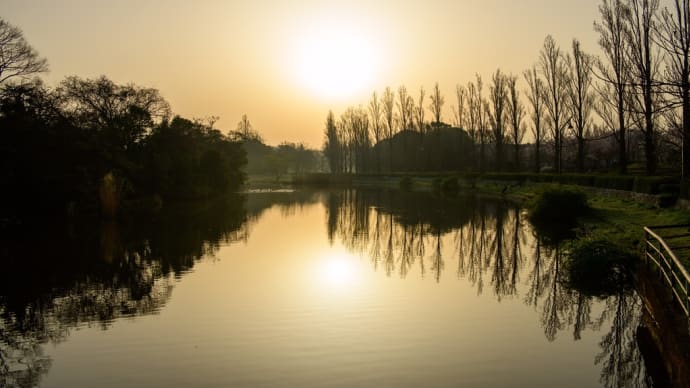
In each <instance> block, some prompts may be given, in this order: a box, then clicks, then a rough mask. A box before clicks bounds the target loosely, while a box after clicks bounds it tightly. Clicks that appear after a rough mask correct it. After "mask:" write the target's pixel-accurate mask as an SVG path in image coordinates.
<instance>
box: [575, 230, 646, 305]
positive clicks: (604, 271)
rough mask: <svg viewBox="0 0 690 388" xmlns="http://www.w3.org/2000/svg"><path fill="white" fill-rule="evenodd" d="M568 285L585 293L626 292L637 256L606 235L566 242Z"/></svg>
mask: <svg viewBox="0 0 690 388" xmlns="http://www.w3.org/2000/svg"><path fill="white" fill-rule="evenodd" d="M567 252H568V253H567V260H566V266H565V267H566V273H567V282H568V285H569V286H570V287H572V288H574V289H577V290H578V291H580V292H582V293H583V294H585V295H588V296H596V297H600V298H601V297H606V296H610V295H615V294H618V293H621V292H630V291H631V290H632V287H633V273H634V270H635V264H636V263H637V258H636V257H635V255H634V254H632V253H631V252H628V251H626V250H624V249H623V248H620V247H618V246H616V245H615V244H613V243H612V242H611V241H609V240H606V239H596V238H584V239H578V240H575V241H572V242H570V243H569V244H568V248H567Z"/></svg>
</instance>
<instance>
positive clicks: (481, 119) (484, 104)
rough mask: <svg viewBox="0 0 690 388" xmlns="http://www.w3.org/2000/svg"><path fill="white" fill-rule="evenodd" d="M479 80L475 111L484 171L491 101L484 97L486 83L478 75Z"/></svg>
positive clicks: (477, 79) (480, 167)
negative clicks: (483, 91)
mask: <svg viewBox="0 0 690 388" xmlns="http://www.w3.org/2000/svg"><path fill="white" fill-rule="evenodd" d="M476 82H477V95H476V97H477V100H476V101H475V108H476V109H477V111H476V112H475V113H476V115H477V135H478V138H479V171H480V172H484V169H485V168H486V127H487V121H488V120H487V115H488V112H489V103H488V101H485V100H484V97H482V89H483V86H484V83H483V82H482V77H481V76H480V75H479V74H477V75H476Z"/></svg>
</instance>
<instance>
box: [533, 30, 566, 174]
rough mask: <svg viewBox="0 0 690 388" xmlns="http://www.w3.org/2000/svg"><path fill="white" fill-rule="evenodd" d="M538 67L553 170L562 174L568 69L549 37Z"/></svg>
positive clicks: (559, 50)
mask: <svg viewBox="0 0 690 388" xmlns="http://www.w3.org/2000/svg"><path fill="white" fill-rule="evenodd" d="M539 65H540V70H541V73H542V75H543V77H544V79H545V83H544V86H545V95H544V106H545V108H546V113H548V117H549V124H550V126H551V134H552V136H553V141H554V169H555V170H556V172H557V173H559V174H560V173H561V172H562V166H561V162H562V155H561V153H562V149H563V132H564V131H565V128H566V126H567V125H568V121H569V120H568V116H567V115H568V107H567V102H568V101H567V98H568V67H567V64H566V60H565V56H564V55H563V53H561V49H560V48H559V47H558V46H556V41H555V40H554V39H553V37H552V36H551V35H549V36H547V37H546V39H545V40H544V46H543V47H542V50H541V53H540V57H539Z"/></svg>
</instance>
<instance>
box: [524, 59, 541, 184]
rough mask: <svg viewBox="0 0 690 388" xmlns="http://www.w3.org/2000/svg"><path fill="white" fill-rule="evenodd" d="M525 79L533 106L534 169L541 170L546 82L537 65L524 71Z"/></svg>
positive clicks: (529, 99)
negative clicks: (540, 75)
mask: <svg viewBox="0 0 690 388" xmlns="http://www.w3.org/2000/svg"><path fill="white" fill-rule="evenodd" d="M524 76H525V80H526V81H527V85H528V87H529V88H528V94H527V100H528V101H529V104H530V107H531V108H532V134H533V135H534V171H535V172H537V173H538V172H539V169H540V168H541V164H540V163H541V160H540V151H541V150H540V148H541V142H542V138H543V136H544V134H543V131H542V127H541V126H542V119H543V115H544V96H545V88H544V82H543V81H542V79H541V78H539V74H538V73H537V68H536V66H532V68H531V69H529V70H527V71H525V72H524Z"/></svg>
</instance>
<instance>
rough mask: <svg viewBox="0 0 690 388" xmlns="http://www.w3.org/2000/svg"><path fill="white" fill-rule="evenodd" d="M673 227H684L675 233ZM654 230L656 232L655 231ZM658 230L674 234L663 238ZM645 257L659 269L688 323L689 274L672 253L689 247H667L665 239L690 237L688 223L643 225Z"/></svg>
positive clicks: (689, 299)
mask: <svg viewBox="0 0 690 388" xmlns="http://www.w3.org/2000/svg"><path fill="white" fill-rule="evenodd" d="M673 229H676V230H678V229H681V230H682V229H684V230H682V231H681V232H680V233H675V231H674V230H673ZM655 231H656V232H655ZM660 231H671V232H672V233H675V234H670V235H665V236H664V237H663V238H662V237H660V236H659V234H658V233H661V232H660ZM644 232H645V257H646V258H647V259H648V260H649V261H651V262H652V263H654V264H655V265H656V267H657V268H658V269H659V273H660V275H661V277H662V279H663V280H664V282H665V283H666V285H667V286H668V287H669V288H670V289H671V291H672V292H673V295H674V297H675V299H676V301H678V303H679V305H680V307H681V309H683V312H684V313H685V317H686V318H688V323H689V324H690V296H689V294H690V274H689V273H688V270H687V269H686V268H685V266H684V265H683V262H682V261H681V260H680V259H679V258H678V256H677V255H676V254H675V253H674V250H676V251H683V250H688V249H690V245H688V246H677V247H673V249H671V247H669V245H668V243H667V241H670V240H673V239H680V238H682V239H685V240H687V239H688V238H690V225H667V226H650V227H647V226H645V228H644Z"/></svg>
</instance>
